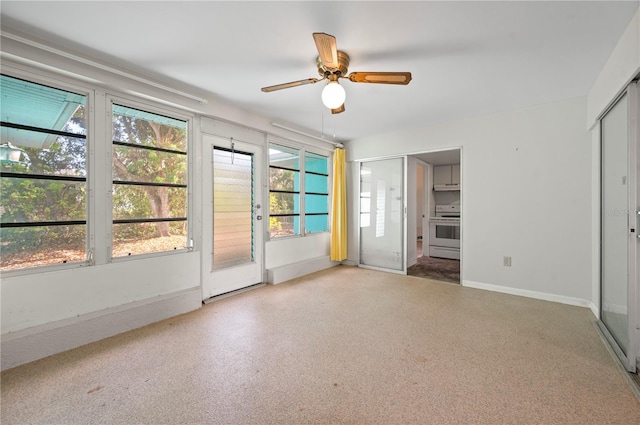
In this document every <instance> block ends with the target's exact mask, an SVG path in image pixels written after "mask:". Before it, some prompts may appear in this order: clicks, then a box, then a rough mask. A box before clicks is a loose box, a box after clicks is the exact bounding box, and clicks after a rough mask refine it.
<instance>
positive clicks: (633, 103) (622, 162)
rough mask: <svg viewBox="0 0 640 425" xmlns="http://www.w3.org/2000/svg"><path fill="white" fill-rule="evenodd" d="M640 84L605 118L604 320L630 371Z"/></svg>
mask: <svg viewBox="0 0 640 425" xmlns="http://www.w3.org/2000/svg"><path fill="white" fill-rule="evenodd" d="M639 103H640V101H639V99H638V84H636V83H632V84H630V85H629V86H628V87H627V89H626V90H625V92H624V93H622V95H621V96H620V97H619V98H618V99H617V100H616V102H615V103H614V104H613V106H612V107H611V108H610V109H609V110H608V111H607V112H606V113H605V114H604V116H603V117H602V118H601V120H600V143H601V145H600V146H601V147H600V149H601V151H600V167H601V173H600V179H601V180H600V196H601V200H600V201H601V202H600V208H601V211H600V247H601V248H600V321H599V323H598V324H599V326H600V328H601V330H602V332H603V333H604V335H605V337H606V338H607V341H608V342H609V344H610V345H611V347H612V348H613V350H614V351H615V353H616V354H617V356H618V358H619V359H620V361H621V362H622V364H623V365H624V366H625V368H626V369H627V370H628V371H629V372H636V369H637V361H638V358H639V357H640V346H639V342H638V339H639V338H638V333H639V328H640V323H638V321H639V318H638V310H639V308H640V298H639V297H640V294H639V293H638V285H639V284H638V268H637V267H638V254H639V253H638V247H637V245H638V236H637V235H638V232H639V231H640V229H639V228H638V219H639V216H638V204H637V202H638V200H640V196H638V158H637V156H638V132H640V130H639V129H638V126H639V125H640V124H639V123H638V121H639V118H638V117H639V115H640V112H639V108H640V105H639Z"/></svg>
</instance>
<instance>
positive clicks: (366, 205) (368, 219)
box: [359, 158, 407, 273]
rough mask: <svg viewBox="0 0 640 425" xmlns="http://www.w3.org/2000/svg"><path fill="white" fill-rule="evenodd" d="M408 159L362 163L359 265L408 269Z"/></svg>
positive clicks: (402, 270) (400, 270) (385, 268)
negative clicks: (406, 165) (406, 241)
mask: <svg viewBox="0 0 640 425" xmlns="http://www.w3.org/2000/svg"><path fill="white" fill-rule="evenodd" d="M405 160H406V158H392V159H384V160H377V161H365V162H362V163H361V164H360V220H359V221H360V261H359V265H360V266H364V267H370V268H376V269H383V270H386V271H394V272H399V273H406V271H407V262H406V261H405V257H406V253H405V250H406V244H405V240H406V234H407V228H406V211H407V210H406V205H405V180H406V175H405V169H406V167H405Z"/></svg>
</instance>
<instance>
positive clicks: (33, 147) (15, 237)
mask: <svg viewBox="0 0 640 425" xmlns="http://www.w3.org/2000/svg"><path fill="white" fill-rule="evenodd" d="M0 78H1V81H0V88H1V90H0V92H1V95H2V112H1V114H2V117H1V123H0V126H1V130H2V133H1V140H0V223H1V224H0V229H1V230H0V232H1V233H0V235H1V240H0V254H1V255H0V257H1V270H3V271H6V270H15V269H24V268H29V267H35V266H45V265H53V264H63V263H70V262H82V261H86V257H87V255H86V252H87V208H88V206H87V131H86V125H85V117H86V116H85V107H86V101H87V98H86V96H84V95H82V94H78V93H73V92H70V91H66V90H61V89H58V88H54V87H49V86H45V85H41V84H36V83H33V82H29V81H24V80H20V79H17V78H12V77H9V76H6V75H1V76H0Z"/></svg>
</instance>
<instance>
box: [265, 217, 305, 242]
mask: <svg viewBox="0 0 640 425" xmlns="http://www.w3.org/2000/svg"><path fill="white" fill-rule="evenodd" d="M269 233H270V235H271V237H272V238H273V237H278V236H294V235H299V234H300V217H299V216H285V217H270V218H269Z"/></svg>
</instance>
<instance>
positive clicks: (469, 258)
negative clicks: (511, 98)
mask: <svg viewBox="0 0 640 425" xmlns="http://www.w3.org/2000/svg"><path fill="white" fill-rule="evenodd" d="M586 113H587V99H586V97H583V98H578V99H571V100H567V101H562V102H555V103H551V104H545V105H540V106H536V107H531V108H527V109H523V110H517V111H511V112H505V113H500V114H493V115H487V116H482V117H477V118H473V119H467V120H463V121H457V122H451V123H444V124H441V125H433V126H427V127H420V128H413V129H406V130H403V131H400V132H397V133H391V134H385V135H377V136H373V137H368V138H364V139H359V140H354V141H351V142H349V144H348V145H347V158H348V160H349V161H354V160H361V159H366V158H375V157H384V156H387V155H397V154H412V153H419V152H424V151H428V150H434V149H446V148H453V147H455V148H458V147H460V146H462V147H463V150H464V161H463V163H462V167H463V170H462V187H464V191H463V192H462V197H463V199H462V203H463V205H464V214H463V216H462V228H463V229H464V236H463V239H462V256H463V262H462V279H463V281H464V282H463V283H464V284H467V285H476V286H479V285H492V288H493V289H496V290H505V291H510V292H517V293H526V294H529V295H533V296H535V295H540V296H541V297H545V294H547V295H550V296H551V297H552V298H554V299H557V300H561V301H564V302H569V303H577V304H583V305H586V303H587V301H586V300H591V284H590V279H591V261H592V258H591V242H592V240H591V214H590V210H591V139H590V136H589V133H588V132H587V129H586V128H585V125H584V123H585V119H586ZM355 183H356V182H354V181H353V179H352V181H351V184H352V185H353V184H355ZM350 206H351V208H352V209H351V211H352V213H351V214H350V215H352V216H353V215H355V214H356V213H357V204H354V203H351V205H350ZM354 207H355V209H354ZM349 237H350V245H349V246H350V247H351V246H353V244H352V243H351V241H352V240H355V239H356V238H357V229H355V230H354V229H353V228H352V230H351V231H350V234H349ZM503 256H511V257H512V267H504V266H503V265H502V264H503ZM349 258H350V260H354V261H355V260H356V259H357V250H354V249H349Z"/></svg>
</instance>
